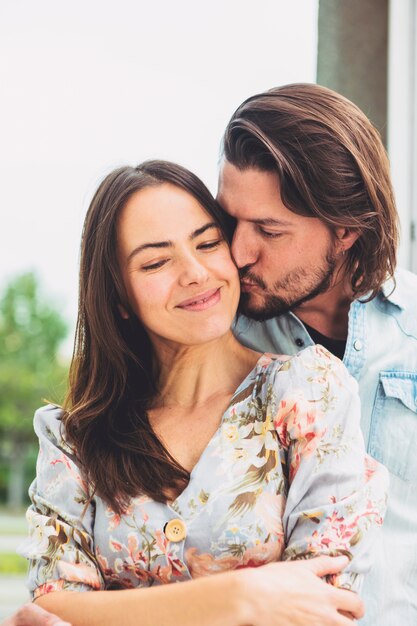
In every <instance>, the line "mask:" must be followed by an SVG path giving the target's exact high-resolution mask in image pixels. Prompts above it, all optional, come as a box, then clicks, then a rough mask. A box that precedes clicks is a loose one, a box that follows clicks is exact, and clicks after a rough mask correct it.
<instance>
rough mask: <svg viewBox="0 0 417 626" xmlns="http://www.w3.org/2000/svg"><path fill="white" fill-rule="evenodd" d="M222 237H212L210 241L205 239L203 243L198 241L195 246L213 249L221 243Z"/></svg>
mask: <svg viewBox="0 0 417 626" xmlns="http://www.w3.org/2000/svg"><path fill="white" fill-rule="evenodd" d="M223 241H224V239H223V238H221V239H218V238H217V239H213V240H211V241H205V242H203V243H199V244H198V246H197V249H198V250H213V249H214V248H217V247H218V246H219V245H220V244H221V243H223Z"/></svg>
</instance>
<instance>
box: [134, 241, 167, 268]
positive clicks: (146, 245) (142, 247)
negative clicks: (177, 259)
mask: <svg viewBox="0 0 417 626" xmlns="http://www.w3.org/2000/svg"><path fill="white" fill-rule="evenodd" d="M173 245H174V244H173V243H172V241H152V242H150V243H142V244H141V245H140V246H136V248H134V249H133V250H132V252H131V253H130V254H129V256H128V257H127V261H126V262H127V263H130V261H131V260H132V259H133V257H134V256H135V255H136V254H138V253H139V252H142V250H146V249H147V248H170V247H172V246H173Z"/></svg>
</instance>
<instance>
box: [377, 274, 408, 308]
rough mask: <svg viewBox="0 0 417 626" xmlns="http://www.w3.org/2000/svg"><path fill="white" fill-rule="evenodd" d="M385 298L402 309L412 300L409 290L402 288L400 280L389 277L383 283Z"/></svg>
mask: <svg viewBox="0 0 417 626" xmlns="http://www.w3.org/2000/svg"><path fill="white" fill-rule="evenodd" d="M381 291H382V293H383V295H384V299H385V300H387V301H388V302H390V303H391V304H394V305H395V306H397V307H398V308H400V309H401V310H403V309H405V308H406V307H407V304H408V302H409V300H410V295H409V293H407V290H406V289H404V288H402V285H401V282H400V281H395V280H394V278H389V279H388V280H387V281H385V283H384V284H383V285H382V289H381Z"/></svg>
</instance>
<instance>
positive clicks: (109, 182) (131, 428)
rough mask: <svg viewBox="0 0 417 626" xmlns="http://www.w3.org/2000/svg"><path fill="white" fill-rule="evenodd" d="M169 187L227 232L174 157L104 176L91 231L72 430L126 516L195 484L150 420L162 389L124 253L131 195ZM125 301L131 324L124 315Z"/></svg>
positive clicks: (83, 270) (98, 487) (70, 406)
mask: <svg viewBox="0 0 417 626" xmlns="http://www.w3.org/2000/svg"><path fill="white" fill-rule="evenodd" d="M163 183H171V184H173V185H176V186H178V187H180V188H182V189H184V190H185V191H186V192H187V193H189V194H191V195H192V196H193V197H194V198H195V199H196V200H197V201H198V202H199V203H200V205H201V206H202V207H203V208H204V209H205V210H206V211H207V213H209V215H210V216H211V217H213V219H214V221H216V222H217V223H219V225H220V227H221V229H222V231H223V233H224V234H225V235H226V234H227V233H226V231H227V224H226V222H225V217H224V215H223V213H222V211H221V210H220V208H219V207H218V205H217V204H216V201H215V200H214V198H213V197H212V195H211V194H210V192H209V191H208V189H207V188H206V187H205V185H204V184H203V183H202V182H201V181H200V180H199V179H198V178H197V177H196V176H195V175H194V174H192V173H191V172H189V171H188V170H186V169H184V168H183V167H181V166H179V165H175V164H173V163H169V162H166V161H148V162H145V163H143V164H142V165H140V166H138V167H122V168H120V169H117V170H115V171H113V172H112V173H111V174H109V175H108V176H107V177H106V178H105V179H104V180H103V182H102V183H101V185H100V186H99V188H98V190H97V192H96V194H95V195H94V197H93V199H92V202H91V204H90V207H89V209H88V212H87V216H86V219H85V223H84V230H83V235H82V244H81V267H80V284H79V306H78V320H77V329H76V337H75V345H74V354H73V359H72V363H71V368H70V379H69V392H68V395H67V398H66V401H65V403H64V414H63V424H64V426H65V431H66V438H67V439H68V440H69V443H70V444H71V445H72V447H73V448H74V452H75V454H76V456H77V459H78V461H79V463H80V465H81V468H82V471H83V474H84V476H85V478H86V480H87V482H88V484H89V486H90V495H91V494H92V493H94V494H97V495H98V496H100V497H101V498H103V500H105V501H106V503H107V504H108V505H110V506H111V508H112V509H113V510H114V511H116V512H118V513H121V512H123V511H124V510H125V509H126V507H127V506H128V504H129V501H130V499H131V498H132V497H135V496H138V495H140V494H147V495H148V496H150V497H152V498H153V499H154V500H156V501H165V500H166V493H167V491H168V490H170V489H178V488H180V487H184V486H185V485H186V484H187V483H188V481H189V472H188V471H187V470H185V469H184V468H183V467H181V465H180V464H179V463H178V462H177V461H176V460H175V459H174V458H173V457H172V456H171V455H170V454H169V452H168V451H167V450H166V448H165V447H164V446H163V444H162V443H161V441H160V440H159V439H158V438H157V436H156V435H155V433H154V432H153V430H152V428H151V426H150V423H149V420H148V417H147V409H148V407H149V404H150V402H151V401H152V399H153V398H154V397H155V395H156V394H157V393H158V389H157V384H156V381H155V377H154V375H153V372H154V367H155V363H154V358H153V350H152V346H151V343H150V340H149V338H148V335H147V333H146V331H145V329H144V328H143V326H142V324H141V322H140V321H139V319H138V318H137V317H136V316H135V314H134V313H133V311H132V310H131V308H130V307H129V303H128V301H127V297H126V293H125V289H124V285H123V282H122V280H121V275H120V271H119V265H118V260H117V249H116V248H117V222H118V218H119V216H120V213H121V211H122V209H123V207H124V206H125V205H126V203H127V201H128V200H129V198H130V197H131V196H132V195H133V194H134V193H136V192H138V191H140V190H141V189H144V188H146V187H149V186H155V185H160V184H163ZM156 210H157V209H156ZM178 218H179V219H180V218H181V216H178ZM120 305H123V307H124V308H125V309H126V310H128V311H129V319H127V320H125V319H122V317H121V315H120V313H119V306H120Z"/></svg>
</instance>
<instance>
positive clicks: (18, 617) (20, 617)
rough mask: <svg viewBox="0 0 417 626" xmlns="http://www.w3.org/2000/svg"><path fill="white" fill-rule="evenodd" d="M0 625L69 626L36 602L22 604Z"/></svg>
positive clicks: (69, 625)
mask: <svg viewBox="0 0 417 626" xmlns="http://www.w3.org/2000/svg"><path fill="white" fill-rule="evenodd" d="M0 626H71V624H70V623H69V622H64V621H62V619H61V618H60V617H57V616H56V615H53V614H52V613H48V611H45V610H44V609H42V608H41V607H40V606H37V605H36V604H24V605H23V606H22V607H21V608H20V609H19V610H18V611H16V613H14V614H13V615H12V616H11V617H8V618H7V619H6V621H4V622H3V623H2V624H1V625H0Z"/></svg>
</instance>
